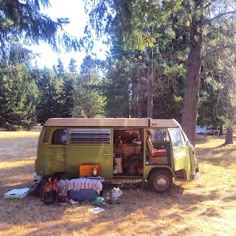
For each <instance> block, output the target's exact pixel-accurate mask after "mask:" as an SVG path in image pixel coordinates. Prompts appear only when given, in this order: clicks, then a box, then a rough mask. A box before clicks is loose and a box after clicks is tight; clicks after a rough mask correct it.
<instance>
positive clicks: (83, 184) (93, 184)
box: [68, 178, 103, 194]
mask: <svg viewBox="0 0 236 236" xmlns="http://www.w3.org/2000/svg"><path fill="white" fill-rule="evenodd" d="M102 187H103V185H102V181H101V180H100V179H89V178H79V179H72V180H70V181H69V183H68V190H71V189H73V190H80V189H94V190H95V191H96V192H97V193H98V194H100V192H101V191H102Z"/></svg>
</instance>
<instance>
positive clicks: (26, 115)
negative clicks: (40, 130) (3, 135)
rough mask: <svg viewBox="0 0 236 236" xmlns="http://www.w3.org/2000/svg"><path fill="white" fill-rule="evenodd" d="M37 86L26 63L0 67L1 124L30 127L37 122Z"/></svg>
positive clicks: (19, 127) (9, 126)
mask: <svg viewBox="0 0 236 236" xmlns="http://www.w3.org/2000/svg"><path fill="white" fill-rule="evenodd" d="M37 97H38V90H37V86H36V84H35V82H34V80H32V79H31V78H30V73H29V71H28V70H27V68H26V67H25V66H24V65H21V64H17V65H15V66H14V67H11V68H7V69H6V68H5V67H3V66H2V67H1V69H0V103H1V109H0V126H1V127H3V128H6V129H8V130H15V129H21V128H24V129H29V128H31V127H32V125H33V124H34V123H35V122H36V116H35V106H36V104H37Z"/></svg>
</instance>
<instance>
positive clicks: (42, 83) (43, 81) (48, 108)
mask: <svg viewBox="0 0 236 236" xmlns="http://www.w3.org/2000/svg"><path fill="white" fill-rule="evenodd" d="M37 84H38V87H39V90H40V102H39V103H38V105H37V121H38V122H39V123H41V124H44V123H45V121H46V120H47V119H49V118H52V117H59V116H60V104H59V94H60V90H59V87H60V84H61V81H60V80H58V79H57V78H56V75H55V73H54V72H53V71H52V70H49V69H46V68H44V70H43V71H42V72H41V73H40V77H39V78H37Z"/></svg>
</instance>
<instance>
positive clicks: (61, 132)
mask: <svg viewBox="0 0 236 236" xmlns="http://www.w3.org/2000/svg"><path fill="white" fill-rule="evenodd" d="M52 144H66V129H57V130H55V131H54V132H53V134H52Z"/></svg>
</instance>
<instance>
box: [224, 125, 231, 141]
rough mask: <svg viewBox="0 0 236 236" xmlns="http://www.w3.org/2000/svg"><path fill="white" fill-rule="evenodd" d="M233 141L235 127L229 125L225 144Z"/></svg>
mask: <svg viewBox="0 0 236 236" xmlns="http://www.w3.org/2000/svg"><path fill="white" fill-rule="evenodd" d="M232 143H233V128H232V127H231V126H229V127H228V128H227V130H226V136H225V144H232Z"/></svg>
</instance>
